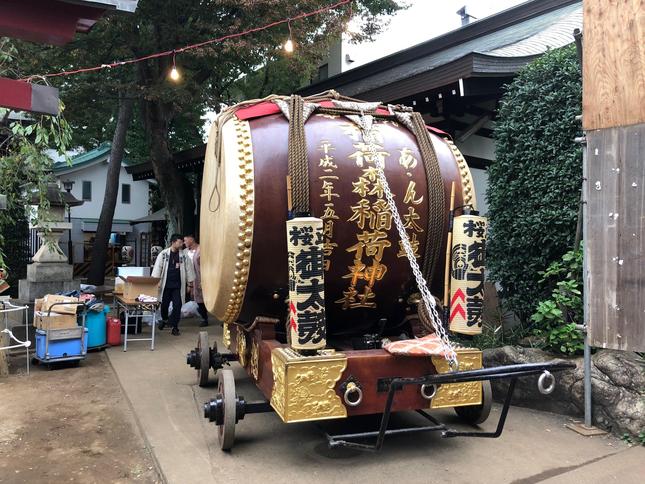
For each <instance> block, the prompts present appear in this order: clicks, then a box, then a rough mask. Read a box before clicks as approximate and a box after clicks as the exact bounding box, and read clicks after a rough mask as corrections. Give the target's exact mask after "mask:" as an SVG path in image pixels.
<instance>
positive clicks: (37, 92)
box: [0, 0, 137, 115]
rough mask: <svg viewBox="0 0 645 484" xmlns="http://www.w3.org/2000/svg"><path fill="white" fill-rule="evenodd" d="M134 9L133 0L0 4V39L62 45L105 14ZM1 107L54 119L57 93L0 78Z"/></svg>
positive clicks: (28, 0)
mask: <svg viewBox="0 0 645 484" xmlns="http://www.w3.org/2000/svg"><path fill="white" fill-rule="evenodd" d="M136 6H137V1H136V0H120V1H118V2H117V1H114V0H112V1H109V0H105V1H101V0H96V1H83V0H73V1H72V0H1V1H0V37H13V38H16V39H22V40H28V41H31V42H38V43H43V44H53V45H64V44H66V43H68V42H70V41H71V40H72V39H73V38H74V35H76V33H77V32H88V31H89V30H90V29H91V28H92V26H93V25H94V24H95V23H96V21H97V20H98V19H99V18H100V17H101V15H103V13H104V12H105V11H106V10H108V9H112V10H114V9H116V10H129V11H134V9H135V8H136ZM0 106H2V107H7V108H10V109H17V110H21V111H32V112H38V113H44V114H53V115H56V114H58V89H55V88H53V87H49V86H41V85H35V84H34V85H32V84H30V83H27V82H23V81H16V80H13V79H5V78H0Z"/></svg>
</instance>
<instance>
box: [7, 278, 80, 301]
mask: <svg viewBox="0 0 645 484" xmlns="http://www.w3.org/2000/svg"><path fill="white" fill-rule="evenodd" d="M80 285H81V281H80V280H78V279H77V280H73V281H46V282H32V281H30V280H28V279H21V280H20V281H19V282H18V299H20V301H22V302H25V303H27V302H31V301H33V300H34V299H38V298H41V297H43V296H45V295H46V294H56V293H58V292H67V291H74V290H78V289H80Z"/></svg>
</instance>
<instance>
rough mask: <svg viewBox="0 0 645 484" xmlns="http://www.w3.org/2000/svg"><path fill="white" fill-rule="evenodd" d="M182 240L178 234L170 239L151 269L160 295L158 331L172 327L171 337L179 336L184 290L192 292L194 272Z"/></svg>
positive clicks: (184, 298) (184, 297)
mask: <svg viewBox="0 0 645 484" xmlns="http://www.w3.org/2000/svg"><path fill="white" fill-rule="evenodd" d="M183 245H184V239H183V237H182V236H181V235H180V234H173V235H172V236H171V237H170V247H168V248H167V249H164V250H162V251H161V252H160V253H159V255H158V256H157V260H156V261H155V266H154V268H153V269H152V277H159V278H160V279H161V281H160V282H159V289H160V293H161V322H160V323H159V329H163V328H164V327H165V326H166V324H170V326H171V327H172V334H173V336H178V335H179V317H180V315H181V306H182V305H183V304H184V303H185V302H186V289H188V292H190V291H192V288H193V284H194V281H195V271H194V268H193V263H192V262H191V260H190V258H189V257H188V256H187V255H186V254H185V253H184V251H183ZM171 302H172V312H171V313H170V317H168V306H169V305H170V303H171Z"/></svg>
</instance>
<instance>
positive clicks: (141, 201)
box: [56, 161, 150, 263]
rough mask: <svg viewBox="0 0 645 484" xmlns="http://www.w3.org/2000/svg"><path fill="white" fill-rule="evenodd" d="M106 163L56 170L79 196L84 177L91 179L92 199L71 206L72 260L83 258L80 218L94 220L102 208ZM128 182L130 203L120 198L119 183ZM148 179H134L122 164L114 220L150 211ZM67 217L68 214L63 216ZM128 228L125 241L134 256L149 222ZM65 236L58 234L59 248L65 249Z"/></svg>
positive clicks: (141, 215)
mask: <svg viewBox="0 0 645 484" xmlns="http://www.w3.org/2000/svg"><path fill="white" fill-rule="evenodd" d="M107 170H108V163H107V162H106V161H102V162H100V163H96V164H93V165H90V166H87V167H80V168H78V169H73V168H71V169H70V170H69V171H67V172H63V173H57V174H56V176H57V177H58V179H59V180H60V181H61V186H62V180H72V181H73V182H74V186H73V187H72V192H71V193H72V195H74V196H75V197H76V198H78V199H79V200H82V199H83V181H91V182H92V200H90V201H85V202H84V203H83V205H80V206H78V207H72V209H71V217H72V226H73V228H72V243H73V250H74V262H76V263H78V262H82V261H83V255H84V254H83V252H84V244H83V241H84V238H85V233H84V232H83V225H84V224H83V221H84V220H89V221H92V222H97V221H98V219H99V217H100V216H101V208H102V207H103V197H104V196H105V183H106V178H107ZM124 183H125V184H129V185H130V203H129V204H124V203H122V202H121V190H122V187H121V185H122V184H124ZM148 188H149V186H148V182H147V181H134V180H133V179H132V175H129V174H128V173H127V172H126V171H125V167H121V172H120V173H119V192H118V195H117V202H116V206H115V209H114V223H118V221H126V222H129V221H131V220H135V219H138V218H140V217H145V216H146V215H148V214H149V213H150V206H149V190H148ZM66 219H67V217H66ZM128 228H131V232H129V233H128V234H127V243H128V244H130V245H133V246H136V251H135V256H136V257H138V256H139V247H138V243H139V234H140V233H141V232H147V231H149V230H150V224H139V225H134V226H131V227H128ZM67 240H68V235H67V234H64V235H63V236H62V237H61V241H60V242H61V243H60V245H61V248H62V249H63V251H64V252H65V253H67V247H68V244H67Z"/></svg>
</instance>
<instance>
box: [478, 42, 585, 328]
mask: <svg viewBox="0 0 645 484" xmlns="http://www.w3.org/2000/svg"><path fill="white" fill-rule="evenodd" d="M581 99H582V80H581V74H580V66H579V63H578V60H577V57H576V51H575V48H574V47H573V46H571V47H567V48H563V49H558V50H553V51H550V52H547V53H546V54H544V55H543V56H542V57H540V58H539V59H538V60H536V61H534V62H532V63H531V64H529V65H528V66H526V67H525V68H524V69H522V70H521V71H520V72H519V74H518V75H517V77H516V78H515V79H514V81H513V82H512V83H511V84H510V85H509V86H507V89H506V92H505V94H504V96H503V98H502V101H501V106H500V110H499V114H498V118H497V122H496V127H495V138H496V150H495V153H496V159H495V162H494V163H493V164H492V165H491V167H490V168H489V178H488V181H489V185H488V190H487V197H488V206H489V212H488V215H489V218H490V239H489V243H488V266H489V269H490V273H491V278H492V279H493V280H494V281H497V282H499V283H500V284H501V286H502V292H501V296H502V299H503V302H504V305H505V307H507V308H508V309H510V310H512V311H514V312H515V313H516V314H517V315H518V316H519V317H520V319H522V320H523V321H526V320H527V319H528V317H529V316H530V315H531V314H532V313H533V312H534V310H535V307H536V305H537V302H538V301H540V300H542V299H545V298H547V297H548V296H549V294H550V288H547V287H543V285H541V284H540V283H539V280H540V275H539V274H538V271H543V270H544V269H545V268H546V267H547V266H548V265H549V264H550V263H551V262H553V261H556V260H559V259H560V257H562V255H563V254H564V253H565V252H567V251H568V250H570V249H572V248H573V247H572V246H573V242H574V237H575V230H576V222H577V214H578V204H579V200H580V189H581V183H582V154H581V149H580V147H579V146H578V145H577V144H575V143H574V138H575V137H576V136H579V134H580V123H579V122H578V121H576V120H575V117H576V116H577V115H579V114H581V113H582V104H581Z"/></svg>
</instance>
